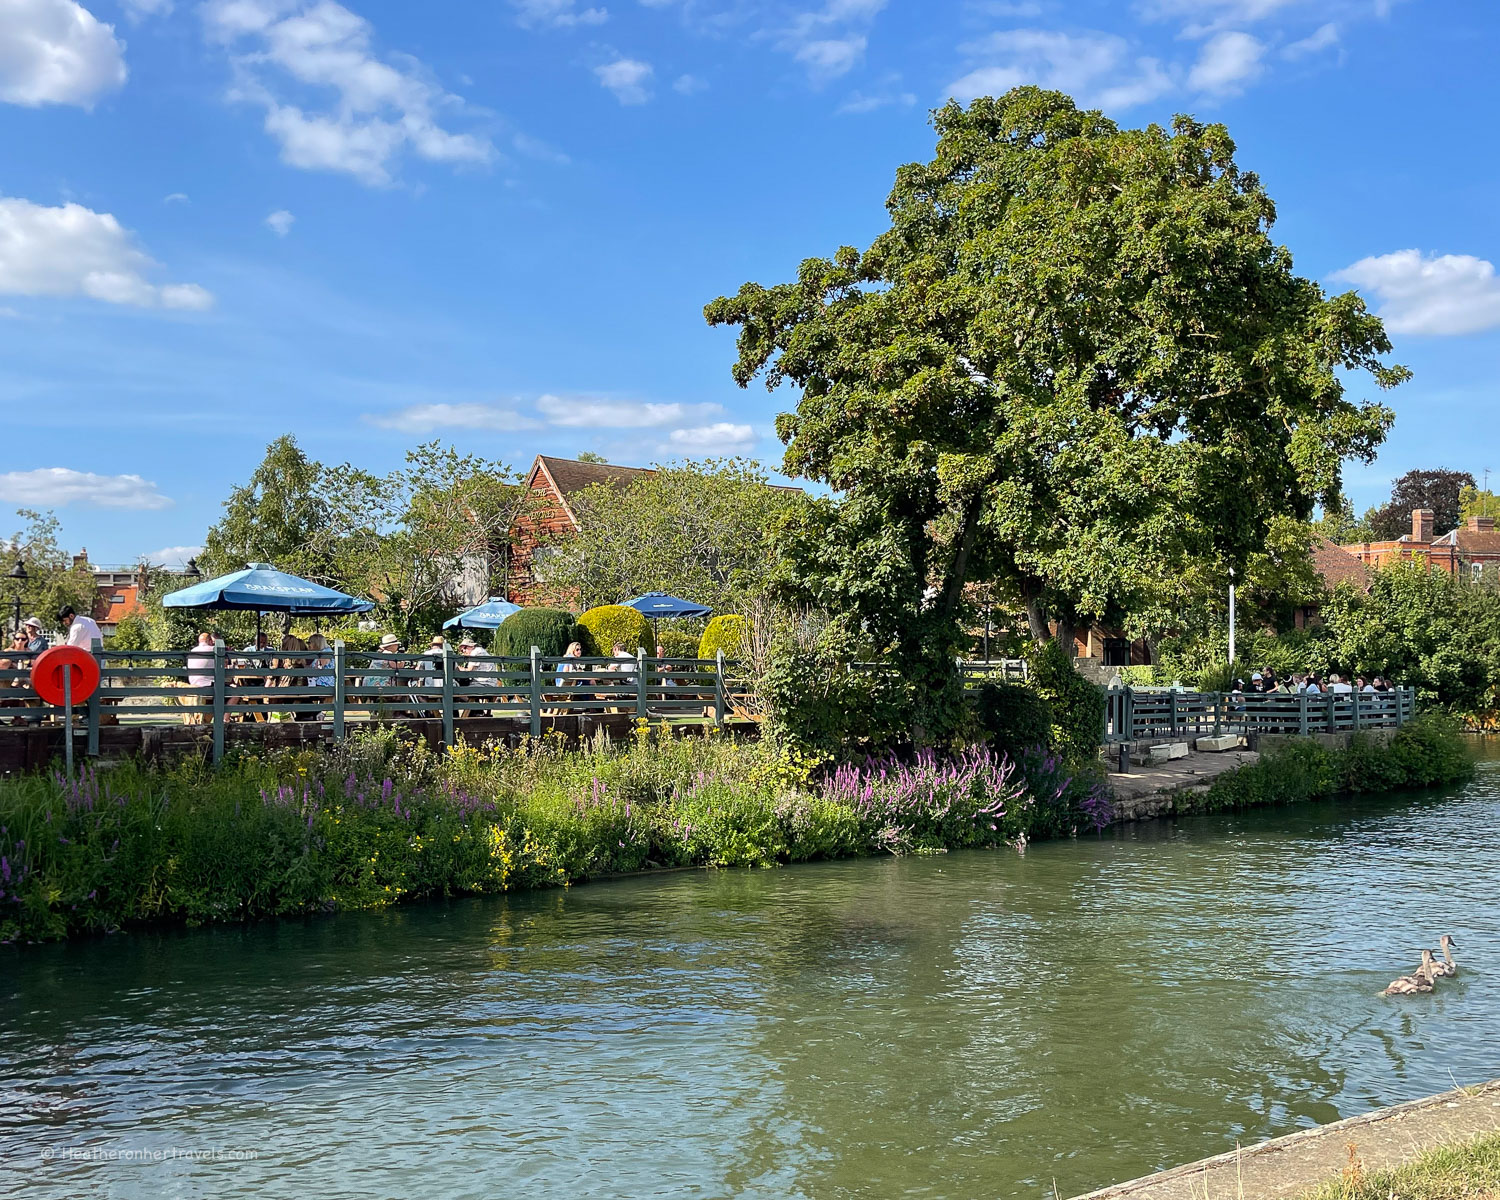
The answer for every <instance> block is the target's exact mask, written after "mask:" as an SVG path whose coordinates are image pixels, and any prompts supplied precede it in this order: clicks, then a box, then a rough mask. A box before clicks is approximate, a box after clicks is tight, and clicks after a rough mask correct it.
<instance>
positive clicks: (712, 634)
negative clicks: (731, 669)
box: [698, 613, 750, 669]
mask: <svg viewBox="0 0 1500 1200" xmlns="http://www.w3.org/2000/svg"><path fill="white" fill-rule="evenodd" d="M749 631H750V626H749V624H748V623H747V622H746V621H745V618H744V617H741V616H738V615H736V614H735V613H725V614H724V615H723V616H722V617H715V618H714V619H713V620H712V621H710V622H709V623H708V628H707V629H705V630H704V631H703V636H702V637H701V638H699V639H698V657H699V658H714V657H716V656H717V655H718V653H719V651H720V650H722V651H724V657H725V658H742V657H743V656H744V653H745V635H746V634H747V633H748V632H749ZM715 669H717V668H715Z"/></svg>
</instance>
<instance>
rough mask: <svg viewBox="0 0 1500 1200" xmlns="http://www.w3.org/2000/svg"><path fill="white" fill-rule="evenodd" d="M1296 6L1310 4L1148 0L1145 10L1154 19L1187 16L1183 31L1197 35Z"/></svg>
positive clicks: (1292, 1) (1273, 0)
mask: <svg viewBox="0 0 1500 1200" xmlns="http://www.w3.org/2000/svg"><path fill="white" fill-rule="evenodd" d="M1293 6H1303V7H1307V0H1147V3H1145V4H1143V5H1142V6H1141V10H1142V15H1143V16H1145V17H1147V18H1148V19H1152V20H1186V21H1187V24H1186V25H1185V26H1184V27H1183V34H1184V35H1185V36H1187V37H1194V38H1196V37H1205V36H1207V35H1208V34H1211V33H1218V32H1219V31H1221V30H1224V29H1229V28H1232V27H1234V26H1236V25H1251V24H1254V23H1255V22H1256V21H1264V20H1266V19H1267V18H1268V17H1273V16H1275V15H1276V14H1277V13H1278V12H1280V11H1281V10H1282V9H1284V8H1291V7H1293Z"/></svg>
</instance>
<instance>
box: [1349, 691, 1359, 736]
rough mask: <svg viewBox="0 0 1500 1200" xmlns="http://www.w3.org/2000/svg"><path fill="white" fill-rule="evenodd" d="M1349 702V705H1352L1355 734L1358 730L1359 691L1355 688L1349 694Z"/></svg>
mask: <svg viewBox="0 0 1500 1200" xmlns="http://www.w3.org/2000/svg"><path fill="white" fill-rule="evenodd" d="M1349 700H1350V703H1352V704H1353V705H1354V728H1355V730H1356V732H1357V731H1358V730H1359V689H1358V688H1355V689H1354V690H1353V691H1352V692H1350V693H1349Z"/></svg>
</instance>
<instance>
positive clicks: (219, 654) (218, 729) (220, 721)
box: [213, 638, 224, 766]
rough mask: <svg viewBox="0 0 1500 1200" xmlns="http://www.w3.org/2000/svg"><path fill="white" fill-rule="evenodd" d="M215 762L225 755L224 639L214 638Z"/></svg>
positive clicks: (216, 763)
mask: <svg viewBox="0 0 1500 1200" xmlns="http://www.w3.org/2000/svg"><path fill="white" fill-rule="evenodd" d="M213 720H214V756H213V757H214V764H215V765H216V766H217V765H218V763H219V762H220V761H221V760H222V759H223V757H224V641H223V639H222V638H214V718H213Z"/></svg>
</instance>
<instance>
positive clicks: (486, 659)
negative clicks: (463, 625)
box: [458, 633, 495, 716]
mask: <svg viewBox="0 0 1500 1200" xmlns="http://www.w3.org/2000/svg"><path fill="white" fill-rule="evenodd" d="M458 652H459V654H461V655H462V656H463V658H464V660H465V661H464V666H463V671H464V673H463V674H462V675H460V676H459V677H458V682H459V684H460V685H461V686H462V687H490V686H492V685H493V684H494V682H495V681H494V678H493V676H494V674H495V663H494V661H493V660H492V659H491V658H490V652H489V651H488V650H486V649H485V648H484V647H483V646H481V645H480V644H479V641H478V639H477V638H475V636H474V635H473V634H472V633H465V634H464V636H463V638H462V639H461V640H460V641H459V643H458ZM486 675H488V676H491V678H489V679H486V678H485V676H486ZM482 712H484V709H482V708H466V709H465V710H464V713H465V714H466V715H467V716H477V715H479V714H480V713H482Z"/></svg>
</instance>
